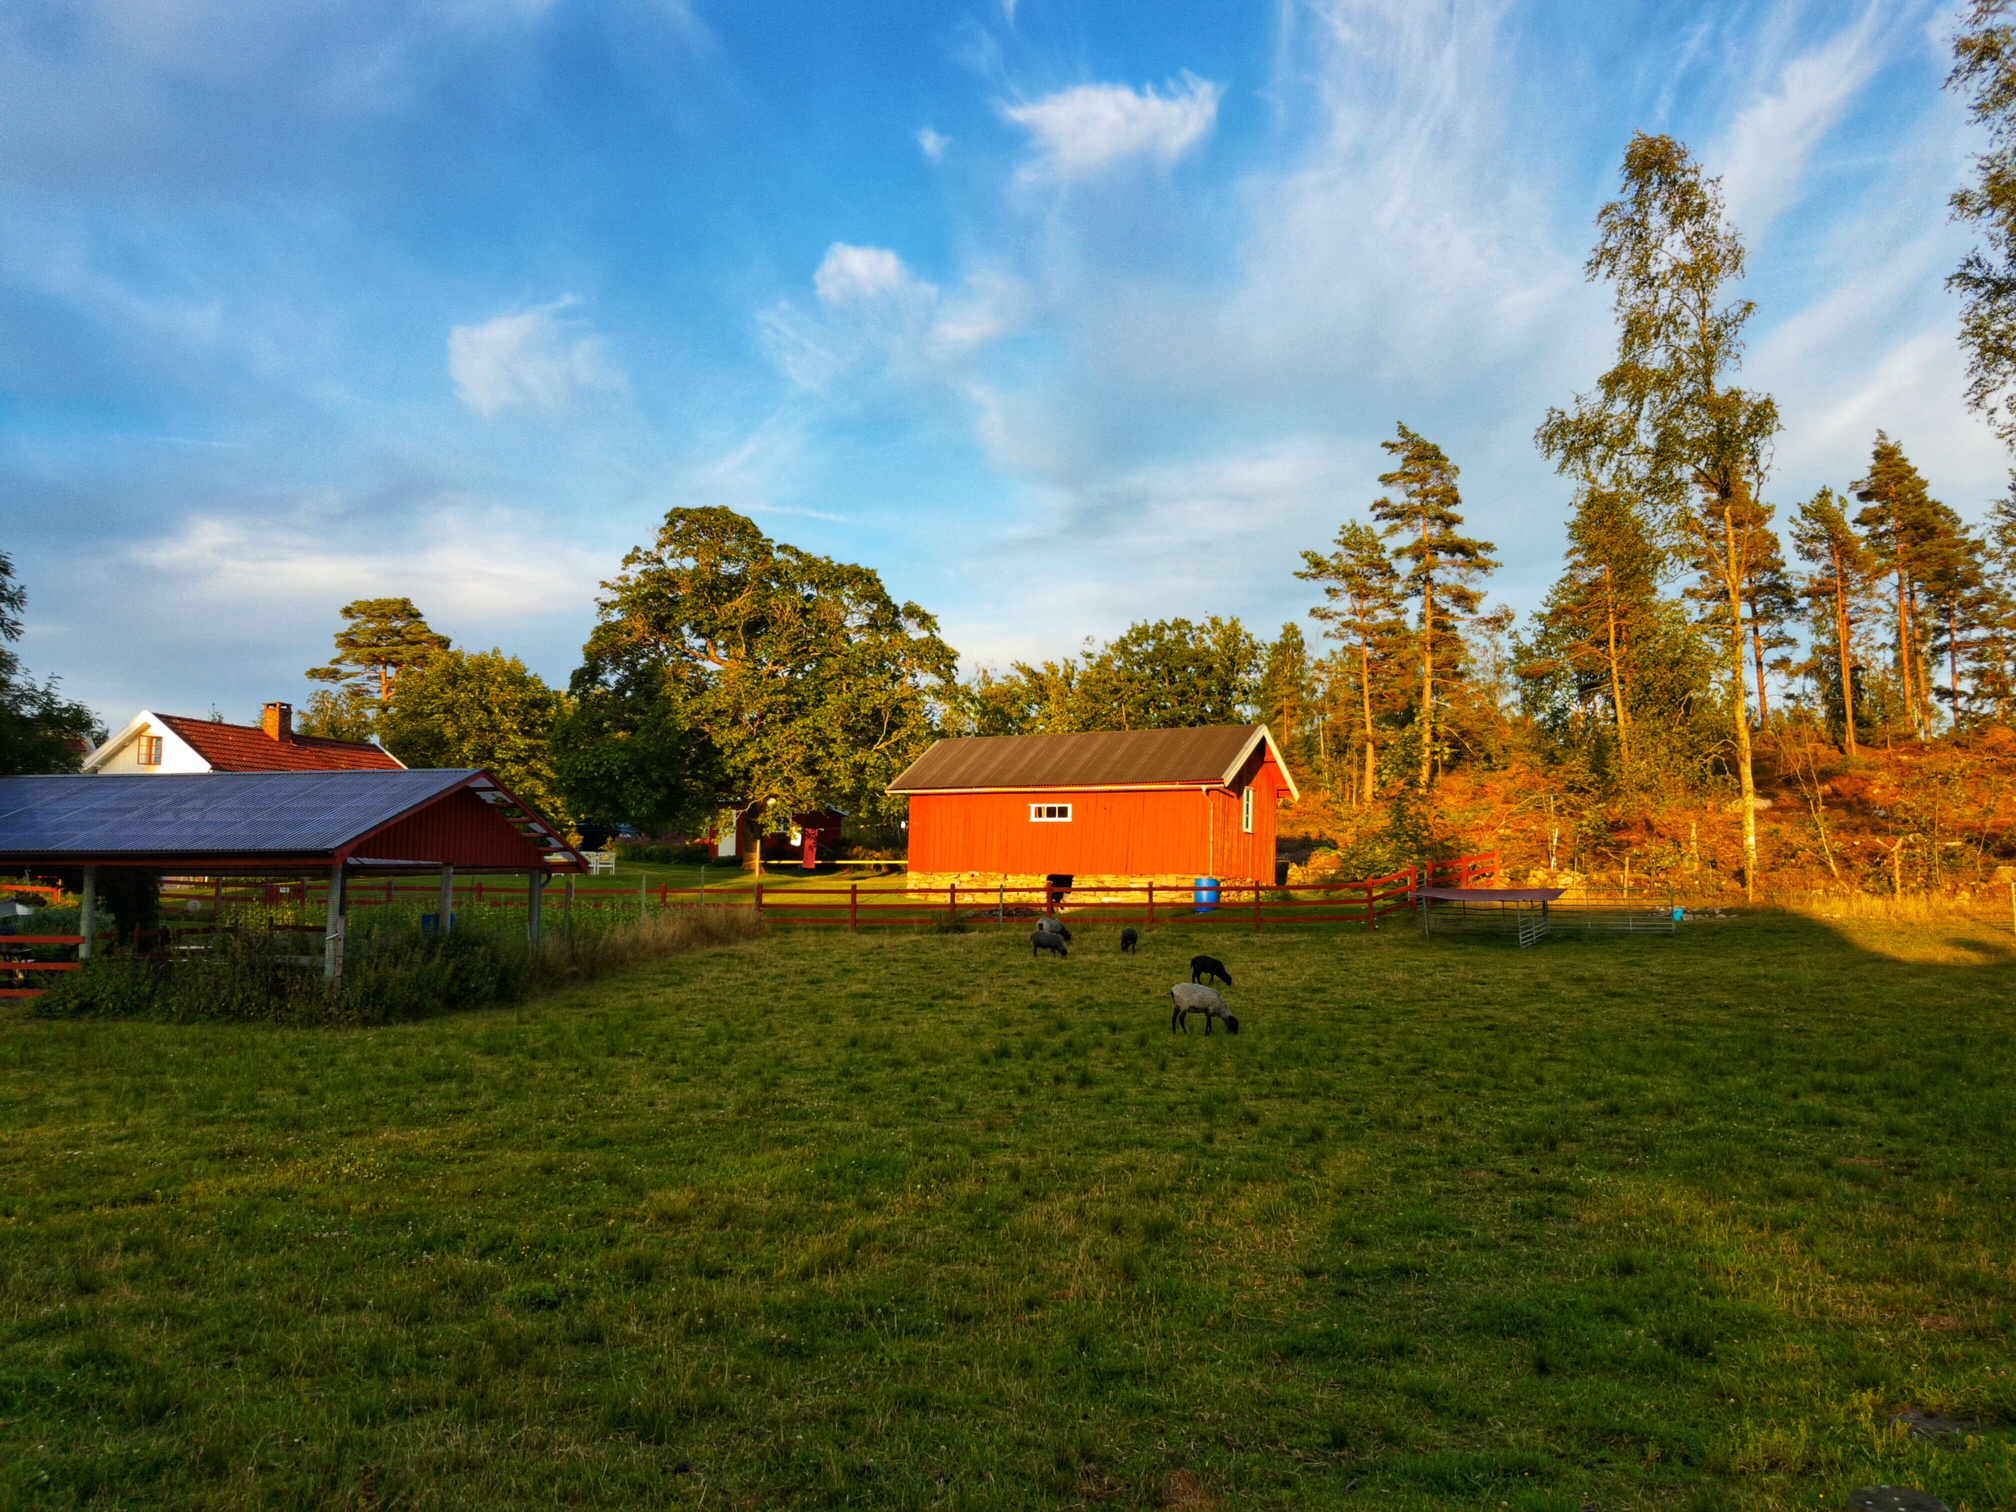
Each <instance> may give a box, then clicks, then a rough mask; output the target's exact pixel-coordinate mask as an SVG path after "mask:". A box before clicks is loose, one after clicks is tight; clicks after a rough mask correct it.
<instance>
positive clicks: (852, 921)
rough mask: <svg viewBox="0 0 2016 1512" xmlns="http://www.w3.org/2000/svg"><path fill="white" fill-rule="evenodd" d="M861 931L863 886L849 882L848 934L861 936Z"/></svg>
mask: <svg viewBox="0 0 2016 1512" xmlns="http://www.w3.org/2000/svg"><path fill="white" fill-rule="evenodd" d="M860 931H861V884H860V883H859V882H849V883H848V884H847V933H849V934H859V933H860Z"/></svg>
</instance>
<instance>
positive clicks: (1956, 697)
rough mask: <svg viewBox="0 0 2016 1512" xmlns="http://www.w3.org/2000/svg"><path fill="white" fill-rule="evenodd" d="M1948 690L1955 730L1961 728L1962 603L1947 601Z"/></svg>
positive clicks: (1951, 599)
mask: <svg viewBox="0 0 2016 1512" xmlns="http://www.w3.org/2000/svg"><path fill="white" fill-rule="evenodd" d="M1946 690H1947V692H1949V693H1950V694H1952V696H1953V728H1954V729H1956V730H1957V729H1959V728H1960V601H1959V600H1958V599H1956V598H1949V599H1947V600H1946Z"/></svg>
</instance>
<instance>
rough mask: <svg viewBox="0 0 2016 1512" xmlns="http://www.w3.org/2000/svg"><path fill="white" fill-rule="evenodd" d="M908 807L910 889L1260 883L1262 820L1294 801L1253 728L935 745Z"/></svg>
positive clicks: (1267, 738) (1264, 843)
mask: <svg viewBox="0 0 2016 1512" xmlns="http://www.w3.org/2000/svg"><path fill="white" fill-rule="evenodd" d="M889 791H890V792H892V793H904V794H907V795H908V796H909V798H910V875H911V878H912V880H913V883H914V884H917V885H922V886H943V885H945V884H947V883H949V882H958V883H960V884H961V885H964V884H966V883H967V882H968V881H969V880H971V881H974V882H978V883H983V884H985V883H992V882H995V881H997V880H998V881H1003V882H1006V883H1007V884H1008V885H1010V886H1030V885H1040V884H1041V883H1042V882H1043V881H1044V879H1046V878H1049V877H1062V876H1068V877H1070V878H1072V881H1071V882H1070V883H1069V884H1066V885H1069V886H1072V887H1075V888H1084V887H1088V886H1098V885H1099V884H1101V883H1108V884H1115V885H1117V884H1121V883H1134V882H1140V881H1144V880H1151V879H1152V880H1154V881H1158V882H1161V881H1168V882H1172V883H1178V884H1181V885H1186V886H1187V885H1188V884H1189V882H1190V881H1191V879H1193V878H1195V877H1218V878H1221V879H1224V880H1228V881H1252V882H1269V883H1271V882H1272V881H1273V880H1274V811H1275V806H1276V805H1277V804H1278V803H1279V802H1280V801H1281V800H1282V799H1283V798H1289V799H1293V798H1295V797H1298V796H1299V794H1298V793H1297V791H1296V787H1295V779H1294V778H1293V777H1292V776H1290V775H1289V772H1288V766H1287V763H1286V762H1285V761H1283V760H1282V759H1281V750H1280V748H1279V747H1278V746H1277V745H1275V743H1274V737H1273V736H1272V735H1271V734H1269V733H1268V730H1267V727H1266V726H1265V725H1215V726H1208V727H1206V728H1203V729H1190V730H1102V731H1094V732H1089V733H1085V734H1076V735H994V736H980V737H975V738H972V739H966V740H941V741H939V742H938V743H937V744H936V745H934V746H932V747H931V749H930V750H928V751H926V752H925V753H924V754H923V755H922V756H920V757H918V758H917V760H916V761H914V762H912V763H911V765H910V767H909V768H908V769H907V770H906V771H905V772H904V773H903V775H902V776H900V777H898V778H897V779H896V780H895V781H894V782H893V783H891V784H890V785H889Z"/></svg>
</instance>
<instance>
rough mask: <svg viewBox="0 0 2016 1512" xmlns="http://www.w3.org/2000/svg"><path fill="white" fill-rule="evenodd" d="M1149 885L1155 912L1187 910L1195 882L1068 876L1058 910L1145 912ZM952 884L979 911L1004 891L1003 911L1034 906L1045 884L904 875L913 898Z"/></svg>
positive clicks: (1029, 877) (985, 876)
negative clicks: (1120, 906) (1125, 907)
mask: <svg viewBox="0 0 2016 1512" xmlns="http://www.w3.org/2000/svg"><path fill="white" fill-rule="evenodd" d="M1243 880H1244V879H1242V878H1237V877H1221V878H1219V881H1220V883H1221V884H1223V885H1225V886H1228V887H1230V886H1236V885H1240V884H1241V883H1242V882H1243ZM1151 882H1152V883H1153V884H1154V885H1155V904H1156V906H1157V907H1158V908H1159V907H1160V906H1162V905H1163V904H1164V903H1167V904H1168V905H1169V906H1170V907H1172V908H1188V907H1189V906H1190V903H1191V894H1192V893H1193V892H1195V891H1196V884H1197V878H1196V875H1195V874H1194V873H1193V874H1191V875H1189V876H1181V877H1179V876H1173V875H1172V876H1158V877H1120V876H1088V877H1078V876H1074V877H1073V878H1072V879H1071V891H1070V893H1069V894H1068V895H1067V896H1066V897H1065V899H1064V907H1066V908H1070V907H1072V906H1073V905H1074V904H1080V903H1133V904H1139V905H1140V906H1141V907H1142V908H1146V907H1147V906H1148V894H1147V891H1146V889H1147V887H1148V885H1149V884H1150V883H1151ZM955 884H956V885H957V886H958V888H959V903H960V906H961V907H965V906H968V905H969V904H970V905H971V906H972V907H974V908H980V907H983V906H985V904H986V903H987V902H988V901H989V900H988V894H990V893H991V894H993V895H994V897H995V898H996V899H999V898H1000V896H1001V893H1002V891H1003V890H1004V889H1005V890H1006V893H1007V900H1006V901H1007V906H1008V907H1010V908H1040V907H1041V906H1042V904H1043V892H1044V889H1045V888H1046V887H1048V886H1049V884H1050V879H1049V877H1047V876H1046V875H1044V874H1043V873H1042V872H1031V873H1028V874H1026V875H1024V874H1019V873H1006V872H912V873H911V874H910V892H911V893H912V894H913V895H914V894H918V893H936V894H937V895H938V896H939V897H941V898H944V897H948V896H949V895H950V889H951V888H952V887H953V886H954V885H955Z"/></svg>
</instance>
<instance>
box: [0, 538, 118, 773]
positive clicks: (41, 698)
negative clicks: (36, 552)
mask: <svg viewBox="0 0 2016 1512" xmlns="http://www.w3.org/2000/svg"><path fill="white" fill-rule="evenodd" d="M27 607H28V590H27V589H26V588H24V587H23V586H22V585H21V583H20V581H19V580H18V579H17V578H16V577H15V576H14V562H13V559H12V558H11V557H9V556H8V555H7V553H6V552H4V551H0V777H18V776H24V775H27V774H31V773H35V772H74V771H76V770H77V766H78V763H79V762H80V761H82V759H83V757H84V754H85V752H87V751H89V750H90V749H91V747H92V746H94V745H96V744H97V743H98V742H99V741H101V740H103V739H104V738H105V731H104V728H103V727H102V726H101V725H100V724H99V723H98V716H97V715H95V714H93V713H92V712H91V711H90V710H89V709H88V708H86V707H85V706H84V705H83V704H81V703H73V702H72V701H71V700H69V699H67V698H65V697H63V695H62V694H61V693H60V692H59V691H58V689H57V684H56V679H55V678H53V677H52V678H50V679H49V680H48V681H47V682H37V681H35V679H34V678H32V677H30V676H29V675H28V674H27V673H26V672H24V671H23V670H22V667H21V658H20V657H19V656H18V655H17V654H16V653H15V651H14V649H13V643H14V642H15V641H17V640H19V639H20V638H21V631H22V628H23V627H22V623H21V614H22V611H23V610H25V609H26V608H27Z"/></svg>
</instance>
